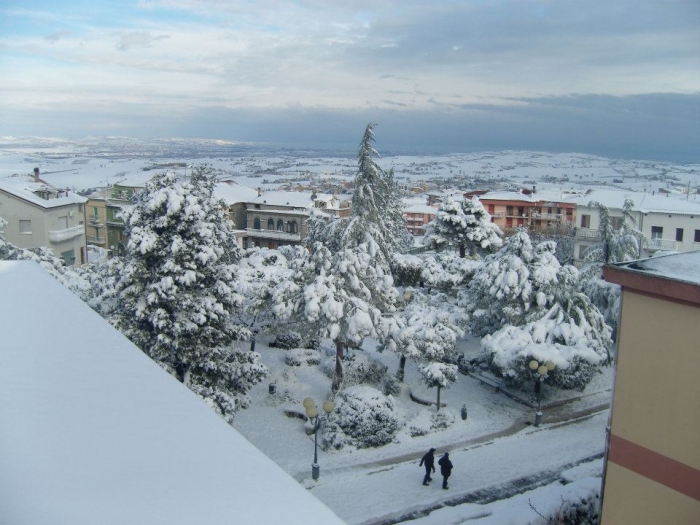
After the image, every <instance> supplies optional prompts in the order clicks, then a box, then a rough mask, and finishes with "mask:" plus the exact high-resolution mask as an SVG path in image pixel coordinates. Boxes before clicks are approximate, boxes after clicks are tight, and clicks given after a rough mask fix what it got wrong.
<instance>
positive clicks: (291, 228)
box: [289, 221, 299, 233]
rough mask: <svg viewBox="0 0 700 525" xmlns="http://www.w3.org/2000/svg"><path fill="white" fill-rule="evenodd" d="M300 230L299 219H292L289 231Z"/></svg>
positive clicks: (295, 231)
mask: <svg viewBox="0 0 700 525" xmlns="http://www.w3.org/2000/svg"><path fill="white" fill-rule="evenodd" d="M298 231H299V230H298V226H297V221H292V222H291V223H290V224H289V233H297V232H298Z"/></svg>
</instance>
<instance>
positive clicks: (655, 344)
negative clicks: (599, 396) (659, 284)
mask: <svg viewBox="0 0 700 525" xmlns="http://www.w3.org/2000/svg"><path fill="white" fill-rule="evenodd" d="M606 278H607V276H606ZM651 279H654V278H653V277H651ZM665 281H667V282H668V283H669V284H668V285H667V286H672V285H673V281H669V280H665ZM660 290H663V288H660ZM618 348H619V350H618V357H617V373H616V378H615V393H614V402H613V409H612V410H613V411H612V421H611V434H610V443H609V449H608V457H607V459H608V461H607V463H606V476H605V484H604V494H603V512H602V521H601V523H602V524H603V525H625V524H630V525H631V524H634V525H640V524H655V525H656V524H661V523H673V524H674V525H678V524H698V523H700V380H699V378H700V304H693V303H692V302H686V301H679V300H675V299H669V298H663V297H660V296H653V295H650V294H648V293H638V292H636V291H629V290H625V287H624V284H623V296H622V313H621V323H620V332H619V343H618Z"/></svg>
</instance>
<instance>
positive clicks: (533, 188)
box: [532, 186, 537, 194]
mask: <svg viewBox="0 0 700 525" xmlns="http://www.w3.org/2000/svg"><path fill="white" fill-rule="evenodd" d="M532 193H533V194H535V193H537V191H536V188H535V187H534V186H533V187H532Z"/></svg>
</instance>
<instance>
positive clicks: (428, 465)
mask: <svg viewBox="0 0 700 525" xmlns="http://www.w3.org/2000/svg"><path fill="white" fill-rule="evenodd" d="M434 453H435V449H434V448H431V449H430V450H428V452H426V453H425V455H424V456H423V457H422V458H421V460H420V463H419V464H418V466H419V467H420V466H422V465H424V464H425V476H424V477H423V485H427V484H428V482H429V481H433V478H431V477H430V471H431V470H432V471H433V472H435V456H434Z"/></svg>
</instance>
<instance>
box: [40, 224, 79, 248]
mask: <svg viewBox="0 0 700 525" xmlns="http://www.w3.org/2000/svg"><path fill="white" fill-rule="evenodd" d="M81 235H85V225H84V224H78V225H77V226H72V227H70V228H65V229H63V230H54V231H51V232H49V241H51V242H52V243H54V244H58V243H60V242H64V241H69V240H71V239H74V238H75V237H80V236H81Z"/></svg>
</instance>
